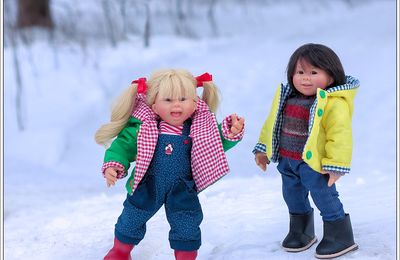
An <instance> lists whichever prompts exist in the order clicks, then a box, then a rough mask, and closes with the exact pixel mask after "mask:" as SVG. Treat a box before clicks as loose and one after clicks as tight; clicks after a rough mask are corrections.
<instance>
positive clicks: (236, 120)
mask: <svg viewBox="0 0 400 260" xmlns="http://www.w3.org/2000/svg"><path fill="white" fill-rule="evenodd" d="M231 119H232V126H231V129H230V133H229V135H228V137H229V138H233V137H235V135H237V134H238V133H240V132H241V131H242V129H243V125H244V117H239V116H237V115H236V114H232V115H231Z"/></svg>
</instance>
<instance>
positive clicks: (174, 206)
mask: <svg viewBox="0 0 400 260" xmlns="http://www.w3.org/2000/svg"><path fill="white" fill-rule="evenodd" d="M190 125H191V121H190V120H187V121H186V122H185V123H184V127H183V132H182V135H168V134H159V135H158V141H157V145H156V148H155V151H154V155H153V159H152V161H151V163H150V166H149V168H148V170H147V173H146V175H145V176H144V177H143V179H142V180H141V182H140V183H139V185H138V187H137V189H136V190H135V191H134V192H133V194H132V195H129V194H128V196H127V198H126V200H125V201H124V209H123V211H122V213H121V215H120V216H119V218H118V221H117V224H116V225H115V236H116V238H117V239H118V240H119V241H121V242H123V243H126V244H135V245H137V244H139V242H140V241H141V240H142V239H143V238H144V235H145V233H146V222H147V221H148V220H149V219H150V218H151V217H152V216H153V215H154V214H155V213H156V212H157V211H158V210H159V209H160V208H161V206H163V205H165V206H164V208H165V213H166V216H167V220H168V222H169V224H170V227H171V229H170V232H169V242H170V246H171V248H172V249H174V250H182V251H193V250H198V249H199V248H200V245H201V232H200V227H199V226H200V223H201V221H202V220H203V212H202V210H201V206H200V202H199V199H198V197H197V191H196V187H195V184H194V181H193V177H192V170H191V164H190V156H191V148H192V140H191V138H190V137H189V133H190Z"/></svg>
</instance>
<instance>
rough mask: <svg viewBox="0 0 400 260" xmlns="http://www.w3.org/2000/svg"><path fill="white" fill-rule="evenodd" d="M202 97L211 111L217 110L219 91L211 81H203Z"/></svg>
mask: <svg viewBox="0 0 400 260" xmlns="http://www.w3.org/2000/svg"><path fill="white" fill-rule="evenodd" d="M202 99H203V101H204V102H206V104H207V105H208V107H209V108H210V110H211V112H213V113H215V112H216V111H217V109H218V105H219V102H220V93H219V90H218V88H217V86H215V85H214V83H213V82H212V81H209V82H204V83H203V95H202Z"/></svg>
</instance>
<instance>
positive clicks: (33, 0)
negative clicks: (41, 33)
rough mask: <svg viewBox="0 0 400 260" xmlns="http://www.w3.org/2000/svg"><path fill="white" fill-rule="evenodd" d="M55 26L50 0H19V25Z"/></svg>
mask: <svg viewBox="0 0 400 260" xmlns="http://www.w3.org/2000/svg"><path fill="white" fill-rule="evenodd" d="M33 26H41V27H46V28H49V29H52V28H53V27H54V24H53V20H52V18H51V12H50V0H18V17H17V27H18V28H26V27H33Z"/></svg>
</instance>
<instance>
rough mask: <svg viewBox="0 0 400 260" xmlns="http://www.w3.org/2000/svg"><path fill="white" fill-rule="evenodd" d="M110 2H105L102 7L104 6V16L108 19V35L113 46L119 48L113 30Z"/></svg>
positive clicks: (107, 0)
mask: <svg viewBox="0 0 400 260" xmlns="http://www.w3.org/2000/svg"><path fill="white" fill-rule="evenodd" d="M109 2H110V1H109V0H103V1H102V5H103V11H104V16H105V18H106V27H107V32H108V35H109V38H110V42H111V46H112V47H115V46H117V39H116V37H115V30H114V28H113V22H112V17H111V10H110V4H109Z"/></svg>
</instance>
